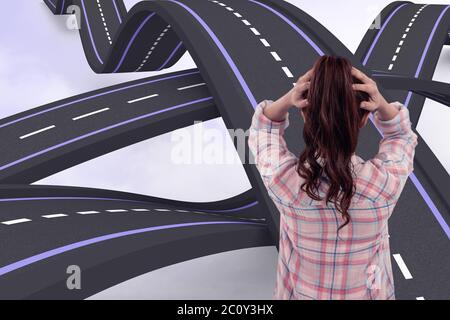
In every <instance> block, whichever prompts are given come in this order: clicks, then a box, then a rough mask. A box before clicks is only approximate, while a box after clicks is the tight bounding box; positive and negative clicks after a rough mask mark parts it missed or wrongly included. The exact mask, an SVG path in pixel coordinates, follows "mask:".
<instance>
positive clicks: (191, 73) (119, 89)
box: [0, 71, 200, 129]
mask: <svg viewBox="0 0 450 320" xmlns="http://www.w3.org/2000/svg"><path fill="white" fill-rule="evenodd" d="M198 73H200V71H193V72H187V73H181V74H178V75H176V76H169V77H164V78H160V79H155V80H149V81H144V82H140V83H136V84H133V85H129V86H125V87H121V88H117V89H113V90H109V91H105V92H101V93H98V94H94V95H92V96H88V97H84V98H81V99H77V100H74V101H71V102H67V103H64V104H61V105H58V106H55V107H51V108H49V109H45V110H42V111H39V112H36V113H33V114H30V115H28V116H25V117H22V118H19V119H16V120H12V121H9V122H7V123H4V124H1V125H0V129H1V128H4V127H7V126H9V125H11V124H14V123H17V122H19V121H23V120H26V119H29V118H32V117H35V116H38V115H40V114H44V113H47V112H50V111H53V110H57V109H60V108H64V107H67V106H70V105H73V104H75V103H78V102H83V101H86V100H90V99H95V98H98V97H102V96H105V95H108V94H110V93H115V92H119V91H123V90H128V89H131V88H135V87H140V86H144V85H146V84H150V83H155V82H159V81H164V80H170V79H175V78H179V77H185V76H190V75H193V74H198Z"/></svg>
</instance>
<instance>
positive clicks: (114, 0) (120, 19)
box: [112, 0, 122, 24]
mask: <svg viewBox="0 0 450 320" xmlns="http://www.w3.org/2000/svg"><path fill="white" fill-rule="evenodd" d="M112 2H113V5H114V10H116V14H117V19H119V23H120V24H122V17H121V16H120V12H119V8H117V3H116V0H112Z"/></svg>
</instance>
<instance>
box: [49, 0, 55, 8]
mask: <svg viewBox="0 0 450 320" xmlns="http://www.w3.org/2000/svg"><path fill="white" fill-rule="evenodd" d="M47 2H48V3H50V5H51V6H52V7H53V8H55V10H56V5H55V4H54V3H53V1H51V0H47Z"/></svg>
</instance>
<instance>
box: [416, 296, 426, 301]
mask: <svg viewBox="0 0 450 320" xmlns="http://www.w3.org/2000/svg"><path fill="white" fill-rule="evenodd" d="M416 300H425V298H424V297H417V298H416Z"/></svg>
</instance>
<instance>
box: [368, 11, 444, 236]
mask: <svg viewBox="0 0 450 320" xmlns="http://www.w3.org/2000/svg"><path fill="white" fill-rule="evenodd" d="M404 5H406V4H404ZM449 7H450V6H447V7H446V8H445V9H444V10H443V12H442V13H441V15H440V16H439V18H438V20H437V21H436V24H435V26H434V28H433V31H432V32H431V34H430V37H429V38H428V42H427V46H426V47H425V49H424V54H423V55H422V59H425V57H426V52H428V49H429V46H430V44H431V39H432V38H433V35H434V32H435V31H436V28H437V25H439V22H440V21H441V19H442V17H443V14H444V13H445V12H446V11H447V10H448V8H449ZM399 8H400V7H399ZM399 8H397V10H398V9H399ZM397 10H396V11H397ZM396 11H395V12H396ZM395 12H394V13H395ZM392 16H393V14H391V16H390V17H389V18H392ZM389 20H390V19H389ZM386 22H388V21H386ZM386 25H387V23H385V25H384V26H383V28H382V30H380V32H379V33H378V35H377V39H376V41H378V39H379V37H380V36H381V33H382V31H383V30H384V28H385V27H386ZM374 46H375V45H374V44H372V47H374ZM372 51H373V48H372V50H370V52H369V53H370V54H368V55H367V57H366V62H367V60H368V59H369V57H370V55H371V54H372ZM364 65H365V64H364ZM422 66H423V63H422V65H419V67H418V71H419V73H420V70H421V69H422ZM416 74H417V72H416ZM416 78H417V76H416ZM411 97H412V92H411V91H409V92H408V96H407V97H406V100H405V102H404V105H405V107H408V105H409V102H410V101H411ZM370 121H371V122H372V123H373V125H374V127H375V128H376V129H377V130H378V132H379V133H380V135H381V136H383V133H382V132H381V130H380V129H379V128H378V127H377V126H376V125H375V123H374V120H373V116H372V114H371V115H370ZM409 178H410V179H411V182H412V183H413V184H414V186H415V187H416V189H417V191H418V192H419V194H420V195H421V196H422V198H423V200H424V201H425V203H426V204H427V206H428V208H429V209H430V210H431V212H432V213H433V215H434V217H435V218H436V220H437V222H438V223H439V225H440V226H441V228H442V229H443V230H444V232H445V234H446V235H447V237H448V238H449V239H450V227H449V225H448V224H447V222H446V221H445V219H444V217H443V216H442V214H441V212H440V211H439V209H438V208H437V207H436V205H435V204H434V202H433V200H432V199H431V198H430V196H429V194H428V193H427V191H426V190H425V188H424V187H423V185H422V184H421V182H420V181H419V179H417V177H416V175H415V174H414V173H411V174H410V176H409Z"/></svg>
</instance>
